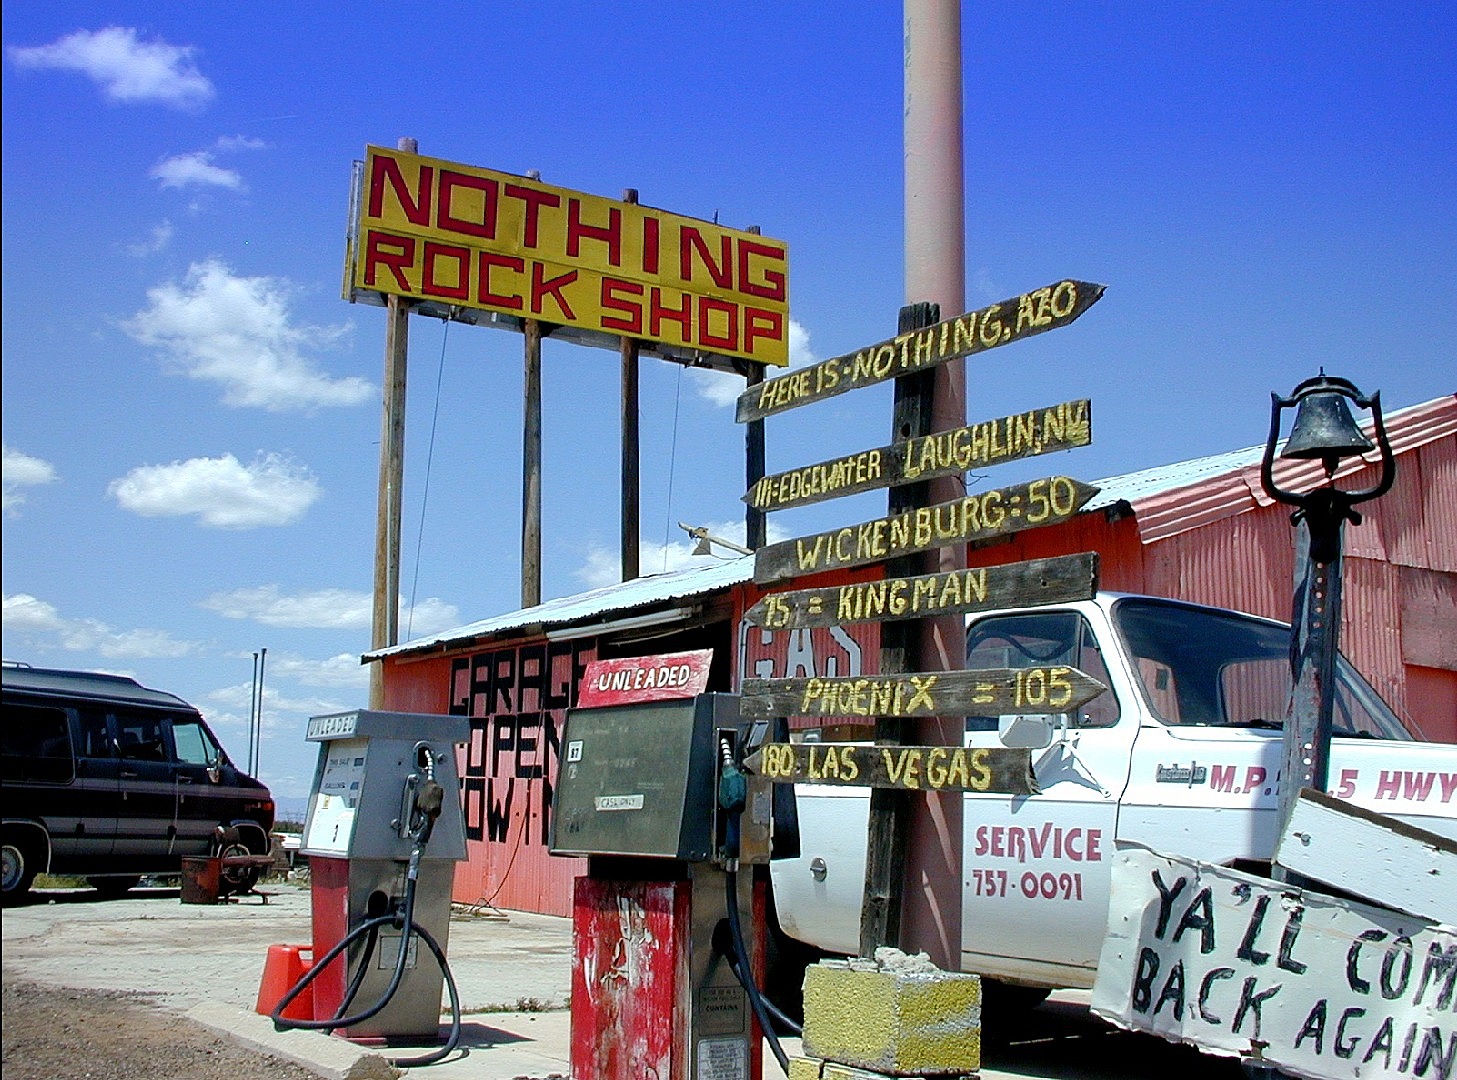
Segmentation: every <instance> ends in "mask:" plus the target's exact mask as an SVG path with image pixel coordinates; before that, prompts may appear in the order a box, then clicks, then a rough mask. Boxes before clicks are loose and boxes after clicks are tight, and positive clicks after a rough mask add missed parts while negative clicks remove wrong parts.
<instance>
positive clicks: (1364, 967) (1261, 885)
mask: <svg viewBox="0 0 1457 1080" xmlns="http://www.w3.org/2000/svg"><path fill="white" fill-rule="evenodd" d="M1092 1009H1093V1011H1094V1012H1095V1013H1097V1014H1098V1015H1099V1016H1102V1017H1103V1018H1104V1019H1106V1020H1109V1021H1111V1022H1113V1023H1115V1024H1117V1025H1118V1026H1120V1027H1124V1028H1129V1029H1132V1030H1137V1031H1146V1032H1150V1033H1152V1034H1155V1035H1160V1036H1162V1037H1163V1038H1165V1039H1168V1040H1170V1041H1172V1042H1187V1043H1192V1044H1194V1045H1196V1046H1198V1047H1200V1048H1201V1049H1203V1050H1207V1051H1209V1052H1211V1053H1215V1054H1221V1055H1228V1056H1242V1057H1246V1058H1251V1057H1255V1058H1261V1059H1263V1060H1264V1061H1265V1062H1266V1063H1268V1064H1271V1065H1275V1066H1277V1067H1278V1068H1279V1069H1280V1070H1281V1071H1282V1072H1285V1073H1287V1074H1289V1075H1292V1076H1303V1077H1314V1078H1319V1080H1345V1078H1348V1077H1349V1078H1352V1080H1354V1078H1357V1077H1360V1078H1362V1080H1366V1078H1369V1077H1377V1076H1383V1077H1423V1078H1427V1077H1429V1078H1434V1080H1435V1078H1438V1077H1441V1078H1450V1077H1454V1076H1457V1071H1454V1068H1457V928H1454V927H1451V926H1447V925H1443V924H1440V923H1436V922H1433V921H1431V920H1429V919H1423V918H1420V917H1418V916H1414V915H1408V914H1405V913H1402V912H1397V911H1393V910H1389V909H1386V908H1378V907H1372V906H1369V905H1366V904H1361V903H1357V902H1355V901H1351V900H1342V899H1337V898H1335V897H1331V896H1326V895H1324V894H1321V893H1316V892H1312V891H1310V890H1308V889H1299V888H1294V887H1289V886H1282V885H1280V884H1279V883H1276V882H1273V881H1270V880H1268V879H1266V878H1259V877H1254V876H1251V875H1249V874H1242V873H1239V872H1237V871H1234V870H1228V869H1225V868H1223V867H1216V866H1209V865H1206V864H1202V863H1199V862H1195V861H1193V860H1188V859H1181V858H1175V857H1168V856H1163V855H1159V854H1156V853H1154V852H1152V851H1149V850H1147V849H1143V848H1133V847H1129V848H1123V849H1120V850H1119V851H1118V853H1117V854H1116V855H1115V856H1114V864H1113V890H1112V899H1111V903H1110V905H1109V916H1108V937H1107V938H1106V940H1105V941H1104V944H1103V951H1102V955H1101V957H1100V959H1099V964H1098V975H1097V981H1096V982H1095V984H1094V987H1093V997H1092Z"/></svg>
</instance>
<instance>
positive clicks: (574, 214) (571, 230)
mask: <svg viewBox="0 0 1457 1080" xmlns="http://www.w3.org/2000/svg"><path fill="white" fill-rule="evenodd" d="M583 239H587V240H600V241H602V243H604V244H606V245H607V262H608V263H609V264H610V265H612V266H621V265H622V211H621V210H619V209H618V208H617V207H615V206H614V207H611V208H610V209H608V211H607V224H606V225H586V224H584V223H583V222H582V200H581V199H568V200H567V254H568V255H569V256H570V257H572V258H574V259H575V258H577V257H578V255H579V254H580V250H581V243H582V240H583Z"/></svg>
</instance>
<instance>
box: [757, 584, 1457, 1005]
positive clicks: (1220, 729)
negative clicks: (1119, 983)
mask: <svg viewBox="0 0 1457 1080" xmlns="http://www.w3.org/2000/svg"><path fill="white" fill-rule="evenodd" d="M1289 637H1290V635H1289V628H1288V627H1287V626H1285V625H1283V624H1281V623H1277V622H1273V621H1270V620H1266V619H1260V618H1256V617H1254V616H1250V615H1244V614H1240V613H1237V612H1232V611H1225V610H1222V609H1217V608H1208V607H1201V606H1198V605H1194V604H1187V603H1182V602H1178V601H1172V600H1161V599H1155V598H1152V597H1144V596H1127V595H1114V594H1099V595H1098V596H1097V597H1096V598H1095V599H1093V600H1089V601H1084V602H1080V603H1073V604H1065V605H1058V606H1055V607H1045V608H1024V609H1018V610H1003V611H994V612H990V613H987V614H985V615H978V616H976V617H973V618H971V619H969V620H968V623H967V667H968V668H997V667H1011V668H1016V667H1033V666H1043V665H1047V664H1068V665H1072V666H1075V667H1078V668H1080V669H1082V670H1083V671H1084V672H1086V673H1088V674H1089V675H1092V676H1093V677H1094V678H1096V679H1098V680H1099V681H1100V682H1102V683H1103V684H1105V685H1106V686H1107V687H1108V690H1107V691H1106V692H1105V693H1103V694H1100V695H1099V696H1098V697H1097V698H1095V699H1093V700H1092V701H1091V702H1089V703H1088V704H1086V705H1084V706H1083V707H1082V708H1081V709H1079V710H1078V711H1077V712H1076V713H1075V714H1068V715H1058V716H1048V717H1033V718H1014V717H1007V718H1002V717H997V716H975V717H968V718H967V721H966V744H967V745H968V746H992V747H994V746H997V745H1000V744H1001V743H1002V742H1004V741H1005V742H1010V743H1014V744H1015V745H1018V746H1032V747H1033V751H1032V759H1033V765H1034V769H1035V772H1036V775H1037V782H1038V785H1039V787H1040V788H1041V791H1040V793H1039V794H1036V795H1032V796H1009V795H995V794H974V793H973V794H968V795H966V796H965V798H966V803H965V812H964V821H963V825H962V830H963V858H962V879H963V883H964V888H965V892H964V894H963V900H962V915H961V946H962V968H963V970H966V971H975V972H979V973H981V974H982V975H984V976H986V977H988V978H990V979H992V980H996V981H997V982H1000V983H1005V984H1013V985H1017V984H1020V985H1021V986H1024V987H1028V988H1046V989H1051V988H1055V987H1090V986H1092V984H1093V977H1094V974H1095V970H1096V967H1097V963H1098V954H1099V950H1100V948H1101V946H1102V943H1103V938H1104V935H1105V928H1106V925H1107V915H1108V895H1109V879H1110V867H1111V865H1112V863H1111V860H1112V856H1113V854H1114V851H1115V847H1116V845H1117V844H1119V843H1122V842H1135V843H1139V844H1143V845H1146V846H1148V847H1152V848H1154V849H1155V850H1157V851H1162V852H1170V853H1175V854H1178V855H1182V856H1186V857H1190V858H1194V859H1199V860H1201V861H1204V862H1209V863H1213V864H1220V865H1226V866H1235V867H1239V868H1242V869H1251V868H1253V869H1257V870H1263V869H1264V868H1265V867H1267V866H1268V863H1269V861H1270V858H1271V854H1272V852H1273V850H1274V842H1275V832H1276V817H1277V811H1276V786H1277V784H1278V781H1279V776H1278V773H1279V768H1280V761H1281V756H1282V746H1283V740H1282V737H1281V727H1282V718H1283V716H1284V715H1285V710H1286V707H1287V699H1288V695H1289V692H1290V674H1289V652H1288V649H1289ZM1334 728H1335V731H1334V738H1333V740H1332V745H1331V754H1330V772H1329V791H1330V792H1331V793H1332V794H1334V795H1336V796H1338V797H1339V798H1342V799H1348V800H1350V801H1351V802H1352V803H1355V804H1357V805H1359V806H1364V807H1368V808H1370V809H1372V810H1375V811H1378V812H1380V813H1383V814H1388V815H1391V816H1394V817H1397V818H1400V819H1402V820H1405V821H1408V822H1411V823H1412V824H1415V825H1419V826H1421V827H1422V828H1425V829H1428V830H1431V831H1433V832H1437V833H1441V834H1443V835H1446V836H1449V837H1453V838H1457V745H1448V744H1438V743H1429V742H1422V741H1419V740H1418V737H1417V736H1416V735H1414V734H1412V733H1410V732H1408V731H1407V730H1406V728H1404V727H1403V725H1402V723H1401V722H1400V721H1399V720H1398V719H1397V718H1396V716H1394V715H1393V714H1392V712H1391V710H1390V709H1389V708H1388V707H1387V706H1386V704H1385V703H1384V702H1383V701H1382V700H1381V699H1380V697H1378V696H1377V694H1376V693H1375V691H1374V690H1372V689H1371V687H1370V686H1369V685H1368V684H1367V683H1366V682H1365V680H1363V679H1362V678H1361V676H1360V675H1359V674H1358V673H1357V672H1356V671H1355V670H1354V669H1353V668H1352V667H1350V666H1349V664H1347V663H1346V661H1345V660H1344V658H1342V660H1341V661H1340V668H1339V672H1338V689H1337V696H1336V706H1335V720H1334ZM1029 735H1030V736H1031V737H1029ZM810 737H811V738H813V733H810ZM795 790H796V794H797V799H798V806H799V821H800V834H801V844H802V854H801V856H800V857H799V858H797V859H791V860H784V861H780V862H776V863H774V864H772V871H771V872H772V877H773V898H774V905H775V908H776V912H777V918H778V925H779V928H780V930H781V931H782V932H783V934H785V935H787V936H788V937H789V938H791V939H795V940H797V941H799V942H801V943H804V944H806V945H809V946H812V947H813V948H814V949H816V950H820V951H822V952H825V953H831V954H839V955H852V954H854V953H856V952H857V951H858V948H859V936H860V907H861V896H862V892H863V886H864V868H865V838H866V825H867V817H868V807H869V793H868V789H865V788H853V787H835V786H823V785H799V786H797V787H796V789H795ZM1019 996H1020V997H1021V998H1022V999H1023V1000H1024V1001H1028V1000H1030V1001H1035V1000H1038V999H1040V994H1039V993H1038V992H1037V991H1036V990H1035V989H1031V990H1029V992H1027V993H1024V994H1021V995H1019Z"/></svg>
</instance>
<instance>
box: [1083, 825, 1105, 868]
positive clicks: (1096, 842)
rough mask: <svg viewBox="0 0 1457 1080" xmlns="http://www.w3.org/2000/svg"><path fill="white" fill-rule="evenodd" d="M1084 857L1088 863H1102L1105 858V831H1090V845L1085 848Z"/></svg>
mask: <svg viewBox="0 0 1457 1080" xmlns="http://www.w3.org/2000/svg"><path fill="white" fill-rule="evenodd" d="M1083 857H1084V858H1086V859H1087V860H1088V862H1101V861H1102V858H1103V830H1102V829H1089V830H1088V843H1087V846H1086V847H1084V848H1083Z"/></svg>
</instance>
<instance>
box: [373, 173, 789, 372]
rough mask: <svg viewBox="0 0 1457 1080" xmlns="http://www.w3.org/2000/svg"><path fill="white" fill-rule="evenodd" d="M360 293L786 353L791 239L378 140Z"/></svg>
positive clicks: (784, 361)
mask: <svg viewBox="0 0 1457 1080" xmlns="http://www.w3.org/2000/svg"><path fill="white" fill-rule="evenodd" d="M357 226H358V230H357V235H356V236H355V238H354V245H353V265H352V268H351V274H350V277H351V281H350V284H351V286H352V288H353V289H357V290H366V291H374V292H381V293H391V294H394V295H397V296H403V297H407V298H409V299H412V300H419V301H432V302H435V303H443V304H449V305H458V306H462V307H472V308H484V309H486V310H488V311H496V312H500V313H502V314H505V315H515V316H518V317H520V318H523V319H538V320H540V321H542V322H544V323H548V324H553V323H554V324H557V325H563V326H574V327H580V328H583V329H586V330H592V331H598V332H601V333H605V334H612V335H618V336H625V337H636V338H643V339H645V340H648V341H656V342H661V343H663V344H665V345H669V346H673V347H675V348H677V349H692V350H702V351H704V352H711V353H720V354H724V355H728V356H739V357H744V358H746V359H749V360H755V361H758V362H760V363H765V364H773V365H777V366H780V367H783V366H787V365H788V363H789V249H788V246H787V245H786V244H785V243H784V242H783V241H780V240H771V239H769V238H768V237H765V236H760V235H758V234H757V233H750V232H742V231H740V230H736V229H725V228H721V227H720V226H718V225H716V224H713V223H711V222H707V221H701V220H699V219H696V218H688V217H681V216H679V215H677V214H670V213H668V212H666V211H664V210H658V209H655V208H653V207H650V206H641V205H638V204H637V203H628V202H619V201H616V200H613V199H604V198H601V197H599V196H596V195H586V194H583V193H582V192H579V191H571V190H568V189H566V188H559V187H552V186H550V185H547V184H542V183H539V182H538V181H535V180H529V179H527V178H525V177H521V176H514V175H511V174H509V173H499V172H493V171H491V170H489V169H477V168H473V167H471V166H467V165H458V164H456V163H454V162H450V161H442V160H440V159H438V158H429V157H422V156H420V155H418V154H410V153H406V152H405V151H402V150H390V149H385V148H382V147H377V146H371V147H370V148H369V152H368V157H367V159H366V161H365V168H364V179H363V190H362V191H361V192H360V198H359V220H358V223H357Z"/></svg>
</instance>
